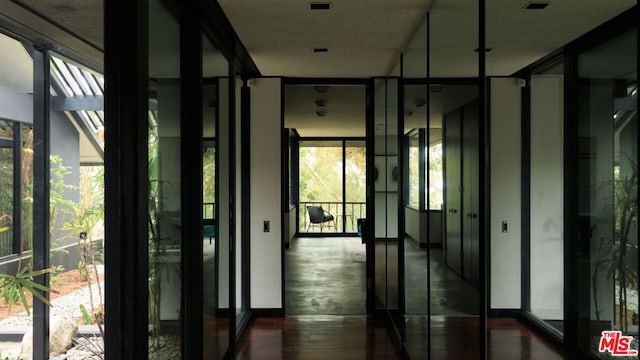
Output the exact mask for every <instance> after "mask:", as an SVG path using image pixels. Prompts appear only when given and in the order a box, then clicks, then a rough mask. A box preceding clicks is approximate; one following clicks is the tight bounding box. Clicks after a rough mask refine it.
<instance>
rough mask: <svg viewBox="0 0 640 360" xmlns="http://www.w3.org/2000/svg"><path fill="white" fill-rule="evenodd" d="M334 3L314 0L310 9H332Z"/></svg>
mask: <svg viewBox="0 0 640 360" xmlns="http://www.w3.org/2000/svg"><path fill="white" fill-rule="evenodd" d="M331 7H332V3H330V2H312V3H310V4H309V9H310V10H331Z"/></svg>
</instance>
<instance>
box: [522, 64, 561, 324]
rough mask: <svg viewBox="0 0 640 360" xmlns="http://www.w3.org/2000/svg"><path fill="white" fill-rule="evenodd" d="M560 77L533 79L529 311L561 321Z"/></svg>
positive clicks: (548, 76)
mask: <svg viewBox="0 0 640 360" xmlns="http://www.w3.org/2000/svg"><path fill="white" fill-rule="evenodd" d="M563 85H564V81H563V77H562V76H558V75H545V76H534V77H532V79H531V207H530V209H531V210H530V211H531V213H530V216H531V217H530V219H531V220H530V221H531V250H530V254H531V278H530V279H531V312H532V313H533V314H535V315H537V316H539V317H541V318H542V319H545V320H558V319H562V318H563V313H564V311H563V294H564V291H563V289H564V281H563V274H564V269H563V265H564V261H563V253H564V241H563V230H564V223H563V209H564V203H563V194H564V191H563V141H562V139H563V119H564V113H563V112H564V108H563V104H564V98H563Z"/></svg>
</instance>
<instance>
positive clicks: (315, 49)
mask: <svg viewBox="0 0 640 360" xmlns="http://www.w3.org/2000/svg"><path fill="white" fill-rule="evenodd" d="M328 51H329V49H327V48H313V52H314V53H326V52H328Z"/></svg>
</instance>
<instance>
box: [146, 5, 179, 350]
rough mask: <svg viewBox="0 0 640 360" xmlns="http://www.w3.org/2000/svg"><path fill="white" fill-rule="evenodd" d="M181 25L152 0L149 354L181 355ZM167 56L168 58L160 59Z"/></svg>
mask: <svg viewBox="0 0 640 360" xmlns="http://www.w3.org/2000/svg"><path fill="white" fill-rule="evenodd" d="M179 34H180V29H179V25H178V22H177V21H176V19H175V18H174V17H173V15H172V14H171V13H170V12H169V11H168V10H167V9H166V8H165V7H164V6H163V5H161V3H160V2H159V1H157V0H151V1H150V2H149V60H150V61H149V94H150V99H149V220H150V224H149V322H150V323H149V325H150V331H149V358H150V359H180V358H181V353H180V343H181V338H180V328H181V326H180V319H181V313H182V309H181V301H180V293H181V286H182V284H181V276H180V268H181V266H180V263H181V262H180V258H181V255H180V252H181V243H182V239H181V217H182V209H181V194H180V126H179V124H180V57H179V53H180V43H179ZM157 59H165V60H166V61H157Z"/></svg>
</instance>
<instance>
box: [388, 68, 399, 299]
mask: <svg viewBox="0 0 640 360" xmlns="http://www.w3.org/2000/svg"><path fill="white" fill-rule="evenodd" d="M398 84H399V81H398V79H397V78H388V79H387V85H386V99H385V106H386V117H385V120H386V121H385V136H384V149H385V163H386V169H387V172H388V173H387V183H386V184H385V193H384V196H385V202H384V204H385V206H386V210H385V212H386V216H385V217H386V219H385V220H386V221H385V226H386V232H385V239H386V252H387V257H386V270H387V309H388V310H397V309H398V306H399V299H398V297H399V295H400V294H399V282H400V280H399V276H400V273H399V271H398V263H399V259H398V241H399V240H400V239H399V230H398V229H399V224H398V204H399V194H400V193H399V191H401V190H402V182H401V177H400V167H399V163H400V161H399V160H400V156H401V154H400V152H399V148H398V144H399V143H400V141H401V139H402V133H399V132H398V121H399V119H398V106H399V104H398V100H399V99H398Z"/></svg>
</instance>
